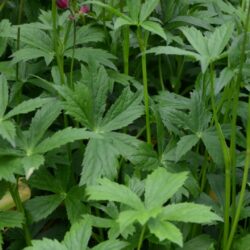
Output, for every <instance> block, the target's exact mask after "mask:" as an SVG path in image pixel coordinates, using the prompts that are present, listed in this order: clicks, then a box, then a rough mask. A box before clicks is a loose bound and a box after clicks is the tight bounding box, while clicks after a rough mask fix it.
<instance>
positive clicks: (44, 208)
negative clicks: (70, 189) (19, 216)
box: [25, 194, 65, 222]
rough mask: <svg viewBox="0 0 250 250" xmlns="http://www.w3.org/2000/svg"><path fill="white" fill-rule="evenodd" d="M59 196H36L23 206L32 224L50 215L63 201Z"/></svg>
mask: <svg viewBox="0 0 250 250" xmlns="http://www.w3.org/2000/svg"><path fill="white" fill-rule="evenodd" d="M64 198H65V197H64V196H63V195H60V194H54V195H46V196H37V197H35V198H33V199H31V200H28V201H27V202H26V204H25V207H26V209H27V211H28V212H29V213H30V214H31V217H32V219H33V221H34V222H36V221H40V220H41V219H44V218H46V217H47V216H48V215H50V214H51V213H52V212H53V211H54V210H55V209H56V208H57V207H58V206H59V205H60V204H61V202H62V201H63V200H64Z"/></svg>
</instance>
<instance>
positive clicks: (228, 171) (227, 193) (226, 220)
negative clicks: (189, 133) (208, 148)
mask: <svg viewBox="0 0 250 250" xmlns="http://www.w3.org/2000/svg"><path fill="white" fill-rule="evenodd" d="M210 78H211V103H212V109H213V120H214V122H215V127H216V131H217V134H218V136H219V140H220V144H221V148H222V152H223V158H224V164H225V206H224V231H223V249H224V248H225V245H226V243H227V239H228V233H229V226H230V224H229V209H230V199H231V158H230V152H229V149H228V147H227V144H226V140H225V137H224V135H223V132H222V129H221V126H220V124H219V121H218V116H217V110H216V104H215V97H214V69H213V65H212V64H210Z"/></svg>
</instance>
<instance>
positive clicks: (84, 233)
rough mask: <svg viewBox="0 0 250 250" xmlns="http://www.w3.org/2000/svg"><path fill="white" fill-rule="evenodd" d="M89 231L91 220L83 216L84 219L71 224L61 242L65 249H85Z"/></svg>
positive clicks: (90, 229) (90, 231)
mask: <svg viewBox="0 0 250 250" xmlns="http://www.w3.org/2000/svg"><path fill="white" fill-rule="evenodd" d="M91 233H92V228H91V220H90V219H89V218H88V217H85V219H83V220H81V221H79V222H78V223H75V224H73V226H72V227H71V228H70V231H69V232H67V233H66V235H65V237H64V240H63V242H62V243H63V244H64V245H65V246H66V248H67V250H82V249H87V246H88V241H89V238H90V236H91Z"/></svg>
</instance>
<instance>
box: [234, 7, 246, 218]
mask: <svg viewBox="0 0 250 250" xmlns="http://www.w3.org/2000/svg"><path fill="white" fill-rule="evenodd" d="M249 19H250V7H248V12H247V18H246V23H245V30H244V37H243V41H242V48H241V55H240V58H241V60H240V65H239V71H238V74H237V79H236V82H235V85H233V90H232V92H233V93H234V97H233V109H232V113H233V114H232V123H231V125H232V130H231V141H230V154H231V157H232V170H233V171H232V194H233V195H232V214H233V220H234V214H235V207H236V131H237V110H238V103H239V95H240V85H241V81H242V70H243V64H244V61H245V50H246V44H247V30H248V23H249Z"/></svg>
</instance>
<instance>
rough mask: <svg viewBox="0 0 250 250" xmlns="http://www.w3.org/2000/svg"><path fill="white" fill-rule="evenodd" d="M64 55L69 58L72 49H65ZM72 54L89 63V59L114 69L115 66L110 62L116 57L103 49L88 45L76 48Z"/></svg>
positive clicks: (77, 58)
mask: <svg viewBox="0 0 250 250" xmlns="http://www.w3.org/2000/svg"><path fill="white" fill-rule="evenodd" d="M64 55H65V56H66V57H70V58H71V57H72V49H69V50H67V51H65V54H64ZM74 55H75V59H76V60H78V61H81V62H85V63H89V62H90V61H91V60H95V61H96V62H97V63H98V64H101V65H104V66H107V67H109V68H111V69H114V70H116V66H115V65H114V63H113V62H112V60H114V59H116V57H115V56H114V55H112V54H110V53H109V52H107V51H105V50H103V49H99V48H90V47H83V48H76V49H75V54H74Z"/></svg>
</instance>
